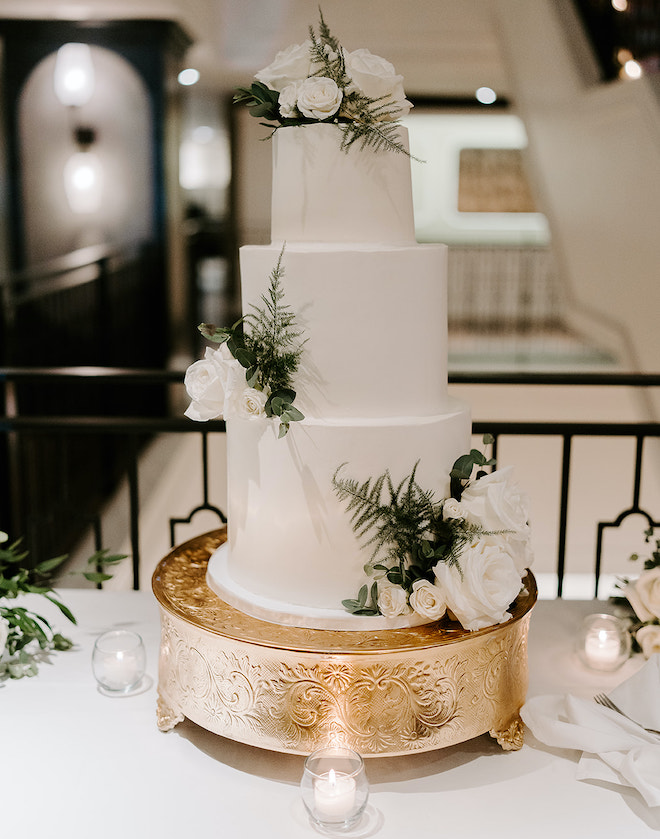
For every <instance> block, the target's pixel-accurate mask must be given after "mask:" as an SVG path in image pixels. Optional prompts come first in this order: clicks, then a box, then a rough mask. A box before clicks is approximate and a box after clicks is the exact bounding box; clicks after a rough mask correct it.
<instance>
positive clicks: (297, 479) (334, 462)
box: [208, 400, 470, 630]
mask: <svg viewBox="0 0 660 839" xmlns="http://www.w3.org/2000/svg"><path fill="white" fill-rule="evenodd" d="M227 447H228V455H227V460H228V497H229V506H228V529H229V539H228V543H227V545H226V546H223V547H222V548H221V549H220V550H219V551H218V552H216V553H215V554H214V556H213V557H212V558H211V561H210V563H209V572H208V584H209V586H210V588H211V589H212V590H213V591H214V592H215V593H216V594H218V595H219V596H220V597H222V598H223V600H225V601H226V602H227V603H230V604H231V605H232V606H234V607H236V608H237V609H240V610H241V611H243V612H245V613H247V614H249V615H252V616H254V617H257V618H260V619H262V620H270V621H272V622H274V623H278V624H290V625H294V626H306V627H311V628H320V629H324V628H330V627H334V628H340V629H349V630H350V629H356V630H358V629H375V628H378V627H389V628H397V627H399V626H408V625H411V624H413V623H415V622H419V621H420V619H419V618H416V617H415V616H412V617H408V616H406V617H403V618H393V619H386V618H378V617H359V616H354V615H351V614H349V613H348V612H346V611H345V610H344V608H343V607H342V605H341V603H342V600H345V599H348V598H353V597H355V596H356V595H357V593H358V591H359V589H360V587H361V586H362V585H363V584H364V583H365V582H368V581H369V578H367V576H366V574H365V572H364V566H365V563H367V562H368V560H369V559H370V558H371V554H372V547H371V546H368V545H367V546H365V545H364V541H365V540H364V539H363V540H362V542H360V540H359V539H358V538H357V536H356V535H355V533H354V532H353V528H352V524H351V519H350V514H349V513H347V512H346V509H345V505H344V503H343V502H340V501H339V500H338V499H337V496H336V493H335V490H334V488H333V483H332V479H333V475H334V474H335V472H336V471H337V469H338V468H339V467H342V465H343V468H342V470H341V474H342V475H343V476H345V477H351V478H354V479H356V480H358V481H359V482H362V481H365V480H367V479H368V478H374V479H375V478H378V477H379V476H380V475H381V474H382V473H384V472H385V471H386V470H389V472H390V474H391V476H392V480H393V482H394V484H395V485H396V484H398V483H399V482H400V481H401V480H403V479H404V478H406V477H408V476H409V475H410V474H411V472H412V470H413V468H414V467H415V465H416V464H418V467H417V473H416V479H417V481H418V483H419V484H420V485H421V486H422V487H424V488H425V489H429V490H433V492H434V493H435V495H436V497H437V498H438V499H440V498H442V497H443V496H446V495H447V494H448V491H449V473H450V471H451V468H452V466H453V464H454V462H455V460H456V458H457V457H459V456H460V455H462V454H464V453H465V452H467V451H469V448H470V414H469V408H468V407H467V406H466V405H464V404H463V403H461V402H456V401H454V400H448V410H447V412H446V413H444V414H442V415H440V416H434V417H423V418H415V419H401V420H396V419H394V420H387V421H379V420H363V421H359V420H341V421H339V420H337V421H334V422H330V421H313V420H309V419H306V420H304V421H303V422H300V423H295V424H293V425H292V427H291V429H290V431H289V433H288V434H287V436H286V437H284V438H282V439H278V438H277V432H276V426H275V424H274V423H272V422H270V421H268V420H265V419H255V420H229V421H228V423H227Z"/></svg>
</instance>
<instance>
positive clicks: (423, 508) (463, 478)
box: [333, 435, 532, 630]
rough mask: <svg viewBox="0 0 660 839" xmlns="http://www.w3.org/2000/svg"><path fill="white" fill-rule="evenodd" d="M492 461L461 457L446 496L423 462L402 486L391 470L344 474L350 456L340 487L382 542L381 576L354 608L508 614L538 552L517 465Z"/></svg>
mask: <svg viewBox="0 0 660 839" xmlns="http://www.w3.org/2000/svg"><path fill="white" fill-rule="evenodd" d="M490 442H492V438H491V437H490V436H489V435H486V436H485V437H484V443H485V444H489V443H490ZM492 465H493V461H492V460H489V459H487V458H486V456H485V455H484V454H483V453H482V452H480V451H478V450H477V449H472V451H471V452H470V453H469V454H466V455H463V456H461V457H460V458H458V460H457V461H456V463H455V464H454V467H453V469H452V471H451V473H450V493H451V494H450V497H448V498H442V499H440V500H435V498H434V495H433V492H432V491H429V490H427V489H424V488H423V487H421V486H420V485H419V484H418V483H417V480H416V478H415V474H416V470H417V465H416V466H415V467H414V468H413V470H412V472H411V474H410V475H409V476H408V477H407V478H405V479H404V480H402V481H401V482H400V483H399V484H397V485H396V486H395V485H394V484H393V482H392V479H391V477H390V474H389V472H386V473H384V474H383V475H381V476H380V477H379V478H376V479H375V480H374V479H371V478H370V479H368V480H366V481H364V482H363V483H358V482H357V481H355V480H353V479H351V478H342V477H340V472H341V471H342V469H343V468H344V466H345V464H344V465H342V466H340V467H339V469H338V470H337V471H336V473H335V476H334V478H333V483H334V487H335V491H336V493H337V496H338V498H339V500H340V501H344V502H346V509H347V512H349V513H351V521H352V524H353V529H354V531H355V533H356V534H357V536H358V537H359V538H363V537H367V539H366V542H365V545H371V546H373V554H372V558H371V560H370V561H369V562H368V563H367V565H366V566H365V572H366V574H367V575H368V576H371V577H373V578H374V582H373V583H372V584H371V586H369V585H367V584H365V585H364V586H362V588H361V590H360V592H359V594H358V596H357V597H356V598H355V599H349V600H344V601H343V605H344V608H346V609H347V610H348V611H349V612H352V613H353V614H356V615H383V616H385V617H396V616H399V615H407V614H411V613H412V612H416V613H417V614H419V615H421V616H422V617H424V618H428V619H429V620H438V619H440V618H441V617H442V616H443V615H445V613H447V615H448V616H449V617H450V618H452V619H454V620H457V621H458V622H459V623H460V624H461V625H462V626H463V628H464V629H467V630H476V629H482V628H484V627H487V626H493V625H495V624H499V623H504V622H505V621H507V620H508V619H509V618H510V617H511V615H510V613H509V611H508V610H509V607H510V606H511V604H512V603H513V602H514V601H515V599H516V598H517V597H518V595H519V594H520V592H521V590H522V586H523V584H522V579H523V577H524V575H525V571H526V569H527V568H528V567H529V566H530V564H531V561H532V552H531V548H530V527H529V502H528V499H527V496H526V495H525V494H524V493H523V492H521V490H520V489H519V488H518V486H517V485H516V484H515V482H514V481H513V480H512V468H511V467H507V468H504V469H500V470H495V471H492V472H490V473H487V472H486V471H485V469H484V467H490V466H492ZM475 469H476V470H477V474H476V476H475V477H474V478H473V477H472V476H473V472H474V470H475Z"/></svg>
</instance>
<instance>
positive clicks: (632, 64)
mask: <svg viewBox="0 0 660 839" xmlns="http://www.w3.org/2000/svg"><path fill="white" fill-rule="evenodd" d="M623 72H624V73H625V74H626V76H627V77H628V78H629V79H640V78H641V77H642V73H643V71H642V65H641V64H640V63H639V62H638V61H635V59H634V58H631V59H630V60H629V61H626V63H625V64H624V65H623Z"/></svg>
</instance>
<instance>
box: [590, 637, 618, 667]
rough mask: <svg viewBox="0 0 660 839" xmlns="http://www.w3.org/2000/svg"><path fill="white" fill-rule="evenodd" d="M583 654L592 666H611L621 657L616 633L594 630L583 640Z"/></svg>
mask: <svg viewBox="0 0 660 839" xmlns="http://www.w3.org/2000/svg"><path fill="white" fill-rule="evenodd" d="M584 653H585V656H586V657H587V659H588V661H589V663H590V664H592V665H595V666H599V665H600V666H603V665H613V664H614V663H615V662H616V661H617V659H618V658H619V656H620V655H621V642H620V641H619V635H618V633H616V632H610V631H608V630H607V629H596V628H594V629H593V630H592V631H591V632H590V633H589V634H588V635H587V637H586V638H585V639H584Z"/></svg>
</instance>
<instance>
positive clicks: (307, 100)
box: [298, 76, 344, 120]
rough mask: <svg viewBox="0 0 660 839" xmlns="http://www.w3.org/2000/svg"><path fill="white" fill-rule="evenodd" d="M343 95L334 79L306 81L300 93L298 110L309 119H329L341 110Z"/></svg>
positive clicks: (322, 78)
mask: <svg viewBox="0 0 660 839" xmlns="http://www.w3.org/2000/svg"><path fill="white" fill-rule="evenodd" d="M343 95H344V94H343V92H342V91H341V90H340V89H339V88H338V87H337V83H336V82H335V81H334V80H333V79H328V78H326V77H325V76H316V77H315V78H312V79H305V81H304V82H303V83H302V84H301V85H300V89H299V91H298V110H299V111H300V113H301V114H302V115H303V116H305V117H307V119H318V120H324V119H329V118H330V117H331V116H333V115H334V114H336V113H337V111H338V110H339V106H340V105H341V100H342V97H343Z"/></svg>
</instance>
